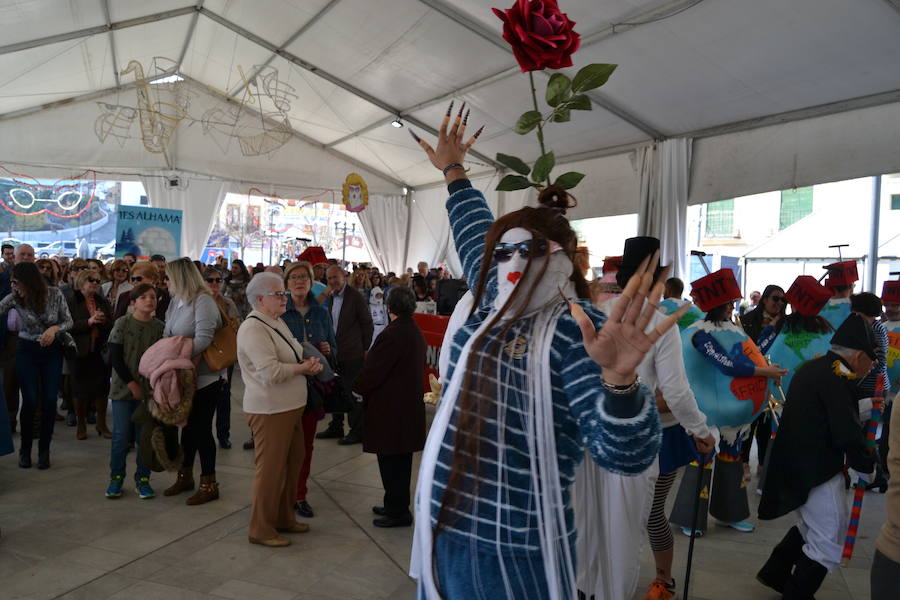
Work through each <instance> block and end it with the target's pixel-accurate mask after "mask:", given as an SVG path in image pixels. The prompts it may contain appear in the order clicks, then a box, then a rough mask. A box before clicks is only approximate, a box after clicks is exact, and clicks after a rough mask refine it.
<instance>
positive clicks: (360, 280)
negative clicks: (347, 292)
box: [350, 269, 372, 304]
mask: <svg viewBox="0 0 900 600" xmlns="http://www.w3.org/2000/svg"><path fill="white" fill-rule="evenodd" d="M350 285H352V286H353V287H355V288H356V291H358V292H359V293H360V294H362V295H363V298H365V299H366V304H368V302H369V292H371V291H372V283H371V282H370V281H369V274H368V273H367V272H366V270H365V269H356V270H355V271H353V275H351V276H350Z"/></svg>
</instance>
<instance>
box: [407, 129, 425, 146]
mask: <svg viewBox="0 0 900 600" xmlns="http://www.w3.org/2000/svg"><path fill="white" fill-rule="evenodd" d="M407 131H409V135H411V136H412V138H413V139H414V140H416V143H417V144H418V143H419V142H421V141H422V139H421V138H420V137H419V136H417V135H416V132H415V131H413V130H412V129H407Z"/></svg>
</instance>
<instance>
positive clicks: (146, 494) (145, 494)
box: [134, 477, 156, 500]
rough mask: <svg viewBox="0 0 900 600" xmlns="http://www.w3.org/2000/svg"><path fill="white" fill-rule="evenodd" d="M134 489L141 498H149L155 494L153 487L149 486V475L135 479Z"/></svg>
mask: <svg viewBox="0 0 900 600" xmlns="http://www.w3.org/2000/svg"><path fill="white" fill-rule="evenodd" d="M134 484H135V489H136V490H137V493H138V497H139V498H140V499H141V500H149V499H150V498H153V497H155V496H156V492H154V491H153V488H152V487H150V478H149V477H141V478H140V479H136V480H135V482H134Z"/></svg>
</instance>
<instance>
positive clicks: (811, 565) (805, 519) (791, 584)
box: [756, 314, 876, 599]
mask: <svg viewBox="0 0 900 600" xmlns="http://www.w3.org/2000/svg"><path fill="white" fill-rule="evenodd" d="M831 344H832V345H831V350H829V352H828V353H827V354H825V355H824V356H820V357H818V358H814V359H812V360H810V361H808V362H806V363H805V364H804V365H803V366H801V367H800V368H799V369H798V370H797V372H796V374H795V375H794V378H793V380H792V381H791V385H790V388H789V389H788V393H787V402H786V403H785V405H784V412H783V413H782V417H781V426H780V428H779V429H778V437H776V438H775V440H774V442H772V444H773V447H772V456H771V462H770V465H769V469H768V473H767V475H766V480H765V483H764V485H763V495H762V499H761V500H760V503H759V518H760V519H764V520H769V519H777V518H778V517H781V516H783V515H786V514H787V513H789V512H791V511H794V510H796V511H797V513H798V516H799V522H798V523H797V525H795V526H794V527H792V528H791V529H790V530H789V531H788V532H787V534H786V535H785V536H784V538H783V539H782V540H781V542H779V543H778V545H777V546H775V549H774V550H773V551H772V554H771V556H770V557H769V560H768V561H767V562H766V564H765V565H764V566H763V568H762V569H761V570H760V571H759V573H758V574H757V576H756V578H757V580H758V581H759V582H760V583H762V584H763V585H765V586H768V587H770V588H772V589H774V590H776V591H778V592H781V593H782V594H783V596H782V597H783V598H804V599H805V598H812V597H813V594H814V593H815V591H816V590H818V589H819V586H820V585H821V584H822V580H823V579H825V575H826V574H828V572H830V571H832V570H833V569H834V568H835V567H837V566H838V565H839V564H840V561H841V551H842V549H843V544H844V537H845V536H846V534H847V525H848V522H849V518H850V507H849V503H848V499H847V493H846V492H845V490H844V473H843V467H844V462H845V461H846V462H847V463H848V464H849V465H850V467H851V469H853V470H855V471H856V472H857V473H856V474H851V475H852V476H853V478H854V479H855V477H856V476H857V475H860V474H869V473H872V471H873V470H874V468H875V462H876V456H875V453H874V452H872V451H870V450H869V449H867V448H866V444H865V435H864V433H863V428H862V424H861V423H860V418H859V404H858V398H859V390H858V387H857V382H858V381H859V380H860V379H862V378H864V377H865V376H866V375H867V374H868V373H869V371H871V370H872V365H873V364H874V363H875V340H874V338H873V335H872V327H871V326H870V325H869V324H868V323H866V321H865V320H864V319H863V318H861V317H860V316H859V315H856V314H851V315H850V316H849V317H847V319H846V320H845V321H844V322H843V324H841V326H840V327H839V328H838V330H837V332H835V334H834V337H833V338H831ZM869 478H870V477H869ZM863 479H867V477H865V476H863Z"/></svg>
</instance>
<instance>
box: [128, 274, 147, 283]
mask: <svg viewBox="0 0 900 600" xmlns="http://www.w3.org/2000/svg"><path fill="white" fill-rule="evenodd" d="M143 280H144V278H143V277H141V276H140V275H135V276H134V277H132V278H131V283H140V282H142V281H143Z"/></svg>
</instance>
